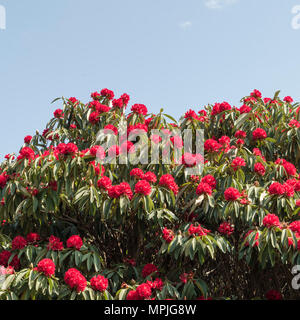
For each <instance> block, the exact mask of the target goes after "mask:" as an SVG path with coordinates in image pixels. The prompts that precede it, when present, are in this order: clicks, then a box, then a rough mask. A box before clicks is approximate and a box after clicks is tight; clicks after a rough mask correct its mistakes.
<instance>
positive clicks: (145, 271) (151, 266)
mask: <svg viewBox="0 0 300 320" xmlns="http://www.w3.org/2000/svg"><path fill="white" fill-rule="evenodd" d="M157 272H158V269H157V267H156V266H155V265H154V264H152V263H148V264H146V265H145V266H144V268H143V270H142V276H143V278H146V277H148V276H149V275H150V274H152V273H155V274H157Z"/></svg>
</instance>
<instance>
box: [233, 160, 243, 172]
mask: <svg viewBox="0 0 300 320" xmlns="http://www.w3.org/2000/svg"><path fill="white" fill-rule="evenodd" d="M245 166H246V162H245V160H244V159H243V158H240V157H236V158H235V159H233V161H232V163H231V167H232V168H233V170H234V171H237V170H238V169H239V168H241V167H245Z"/></svg>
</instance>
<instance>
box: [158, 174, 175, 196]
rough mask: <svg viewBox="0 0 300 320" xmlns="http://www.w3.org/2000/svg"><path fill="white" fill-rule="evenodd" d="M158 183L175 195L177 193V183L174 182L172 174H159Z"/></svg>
mask: <svg viewBox="0 0 300 320" xmlns="http://www.w3.org/2000/svg"><path fill="white" fill-rule="evenodd" d="M159 185H160V186H162V187H165V188H167V189H169V190H171V191H173V193H174V194H175V195H177V193H178V185H177V184H176V182H175V180H174V178H173V176H171V175H170V174H165V175H163V176H161V178H160V180H159Z"/></svg>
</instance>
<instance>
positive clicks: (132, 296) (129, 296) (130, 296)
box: [126, 290, 141, 300]
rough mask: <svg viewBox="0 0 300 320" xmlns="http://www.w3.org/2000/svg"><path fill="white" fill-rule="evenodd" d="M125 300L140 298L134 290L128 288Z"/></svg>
mask: <svg viewBox="0 0 300 320" xmlns="http://www.w3.org/2000/svg"><path fill="white" fill-rule="evenodd" d="M126 300H141V299H140V296H139V295H138V294H137V292H136V290H130V291H129V292H128V294H127V297H126Z"/></svg>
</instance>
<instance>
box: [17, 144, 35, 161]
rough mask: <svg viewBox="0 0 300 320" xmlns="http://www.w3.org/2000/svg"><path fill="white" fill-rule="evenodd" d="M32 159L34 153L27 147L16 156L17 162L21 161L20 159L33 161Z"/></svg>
mask: <svg viewBox="0 0 300 320" xmlns="http://www.w3.org/2000/svg"><path fill="white" fill-rule="evenodd" d="M34 157H35V154H34V151H33V150H32V149H31V148H29V147H24V148H23V149H21V151H20V155H19V156H18V160H21V159H28V160H33V159H34Z"/></svg>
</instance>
